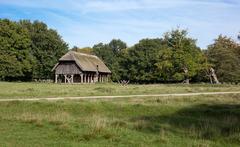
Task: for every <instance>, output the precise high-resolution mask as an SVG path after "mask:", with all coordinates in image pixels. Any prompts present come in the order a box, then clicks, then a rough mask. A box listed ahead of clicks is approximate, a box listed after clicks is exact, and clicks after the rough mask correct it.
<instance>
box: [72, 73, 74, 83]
mask: <svg viewBox="0 0 240 147" xmlns="http://www.w3.org/2000/svg"><path fill="white" fill-rule="evenodd" d="M73 76H74V75H71V83H73Z"/></svg>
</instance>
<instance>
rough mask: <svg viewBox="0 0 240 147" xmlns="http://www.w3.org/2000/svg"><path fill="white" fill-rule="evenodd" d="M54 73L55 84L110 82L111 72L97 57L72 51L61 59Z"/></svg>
mask: <svg viewBox="0 0 240 147" xmlns="http://www.w3.org/2000/svg"><path fill="white" fill-rule="evenodd" d="M52 71H54V72H55V83H58V82H60V83H96V82H108V80H109V77H110V75H111V71H110V70H109V69H108V67H107V66H106V65H105V64H104V63H103V61H101V60H100V59H99V58H98V57H97V56H94V55H88V54H83V53H78V52H75V51H70V52H68V53H67V54H65V55H64V56H63V57H62V58H60V59H59V62H58V63H57V64H56V65H55V66H54V68H53V69H52Z"/></svg>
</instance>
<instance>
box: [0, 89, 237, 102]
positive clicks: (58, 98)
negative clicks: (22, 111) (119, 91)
mask: <svg viewBox="0 0 240 147" xmlns="http://www.w3.org/2000/svg"><path fill="white" fill-rule="evenodd" d="M224 94H240V91H235V92H199V93H174V94H149V95H148V94H146V95H119V96H82V97H56V98H21V99H0V102H7V101H40V100H48V101H57V100H80V99H114V98H134V97H136V98H137V97H138V98H140V97H179V96H197V95H224Z"/></svg>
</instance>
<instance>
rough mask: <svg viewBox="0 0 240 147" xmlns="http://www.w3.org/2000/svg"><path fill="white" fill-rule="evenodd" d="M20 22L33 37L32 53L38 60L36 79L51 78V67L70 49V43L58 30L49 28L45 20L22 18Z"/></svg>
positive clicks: (35, 72) (35, 69)
mask: <svg viewBox="0 0 240 147" xmlns="http://www.w3.org/2000/svg"><path fill="white" fill-rule="evenodd" d="M19 24H20V25H21V26H22V27H23V28H24V29H27V30H28V32H29V36H30V39H31V54H32V55H33V56H34V57H35V60H36V64H35V66H34V68H33V77H34V78H36V79H49V78H51V75H52V72H51V69H52V68H53V66H54V65H55V64H56V63H57V62H58V59H59V58H60V57H61V56H62V55H64V54H65V53H66V52H67V51H68V45H67V44H66V43H65V42H64V41H63V39H62V38H61V36H60V35H59V34H58V33H57V31H56V30H53V29H49V28H48V26H47V25H46V24H45V23H43V22H40V21H34V22H31V21H29V20H21V21H20V22H19Z"/></svg>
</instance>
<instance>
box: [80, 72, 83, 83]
mask: <svg viewBox="0 0 240 147" xmlns="http://www.w3.org/2000/svg"><path fill="white" fill-rule="evenodd" d="M80 77H81V83H83V74H80Z"/></svg>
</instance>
